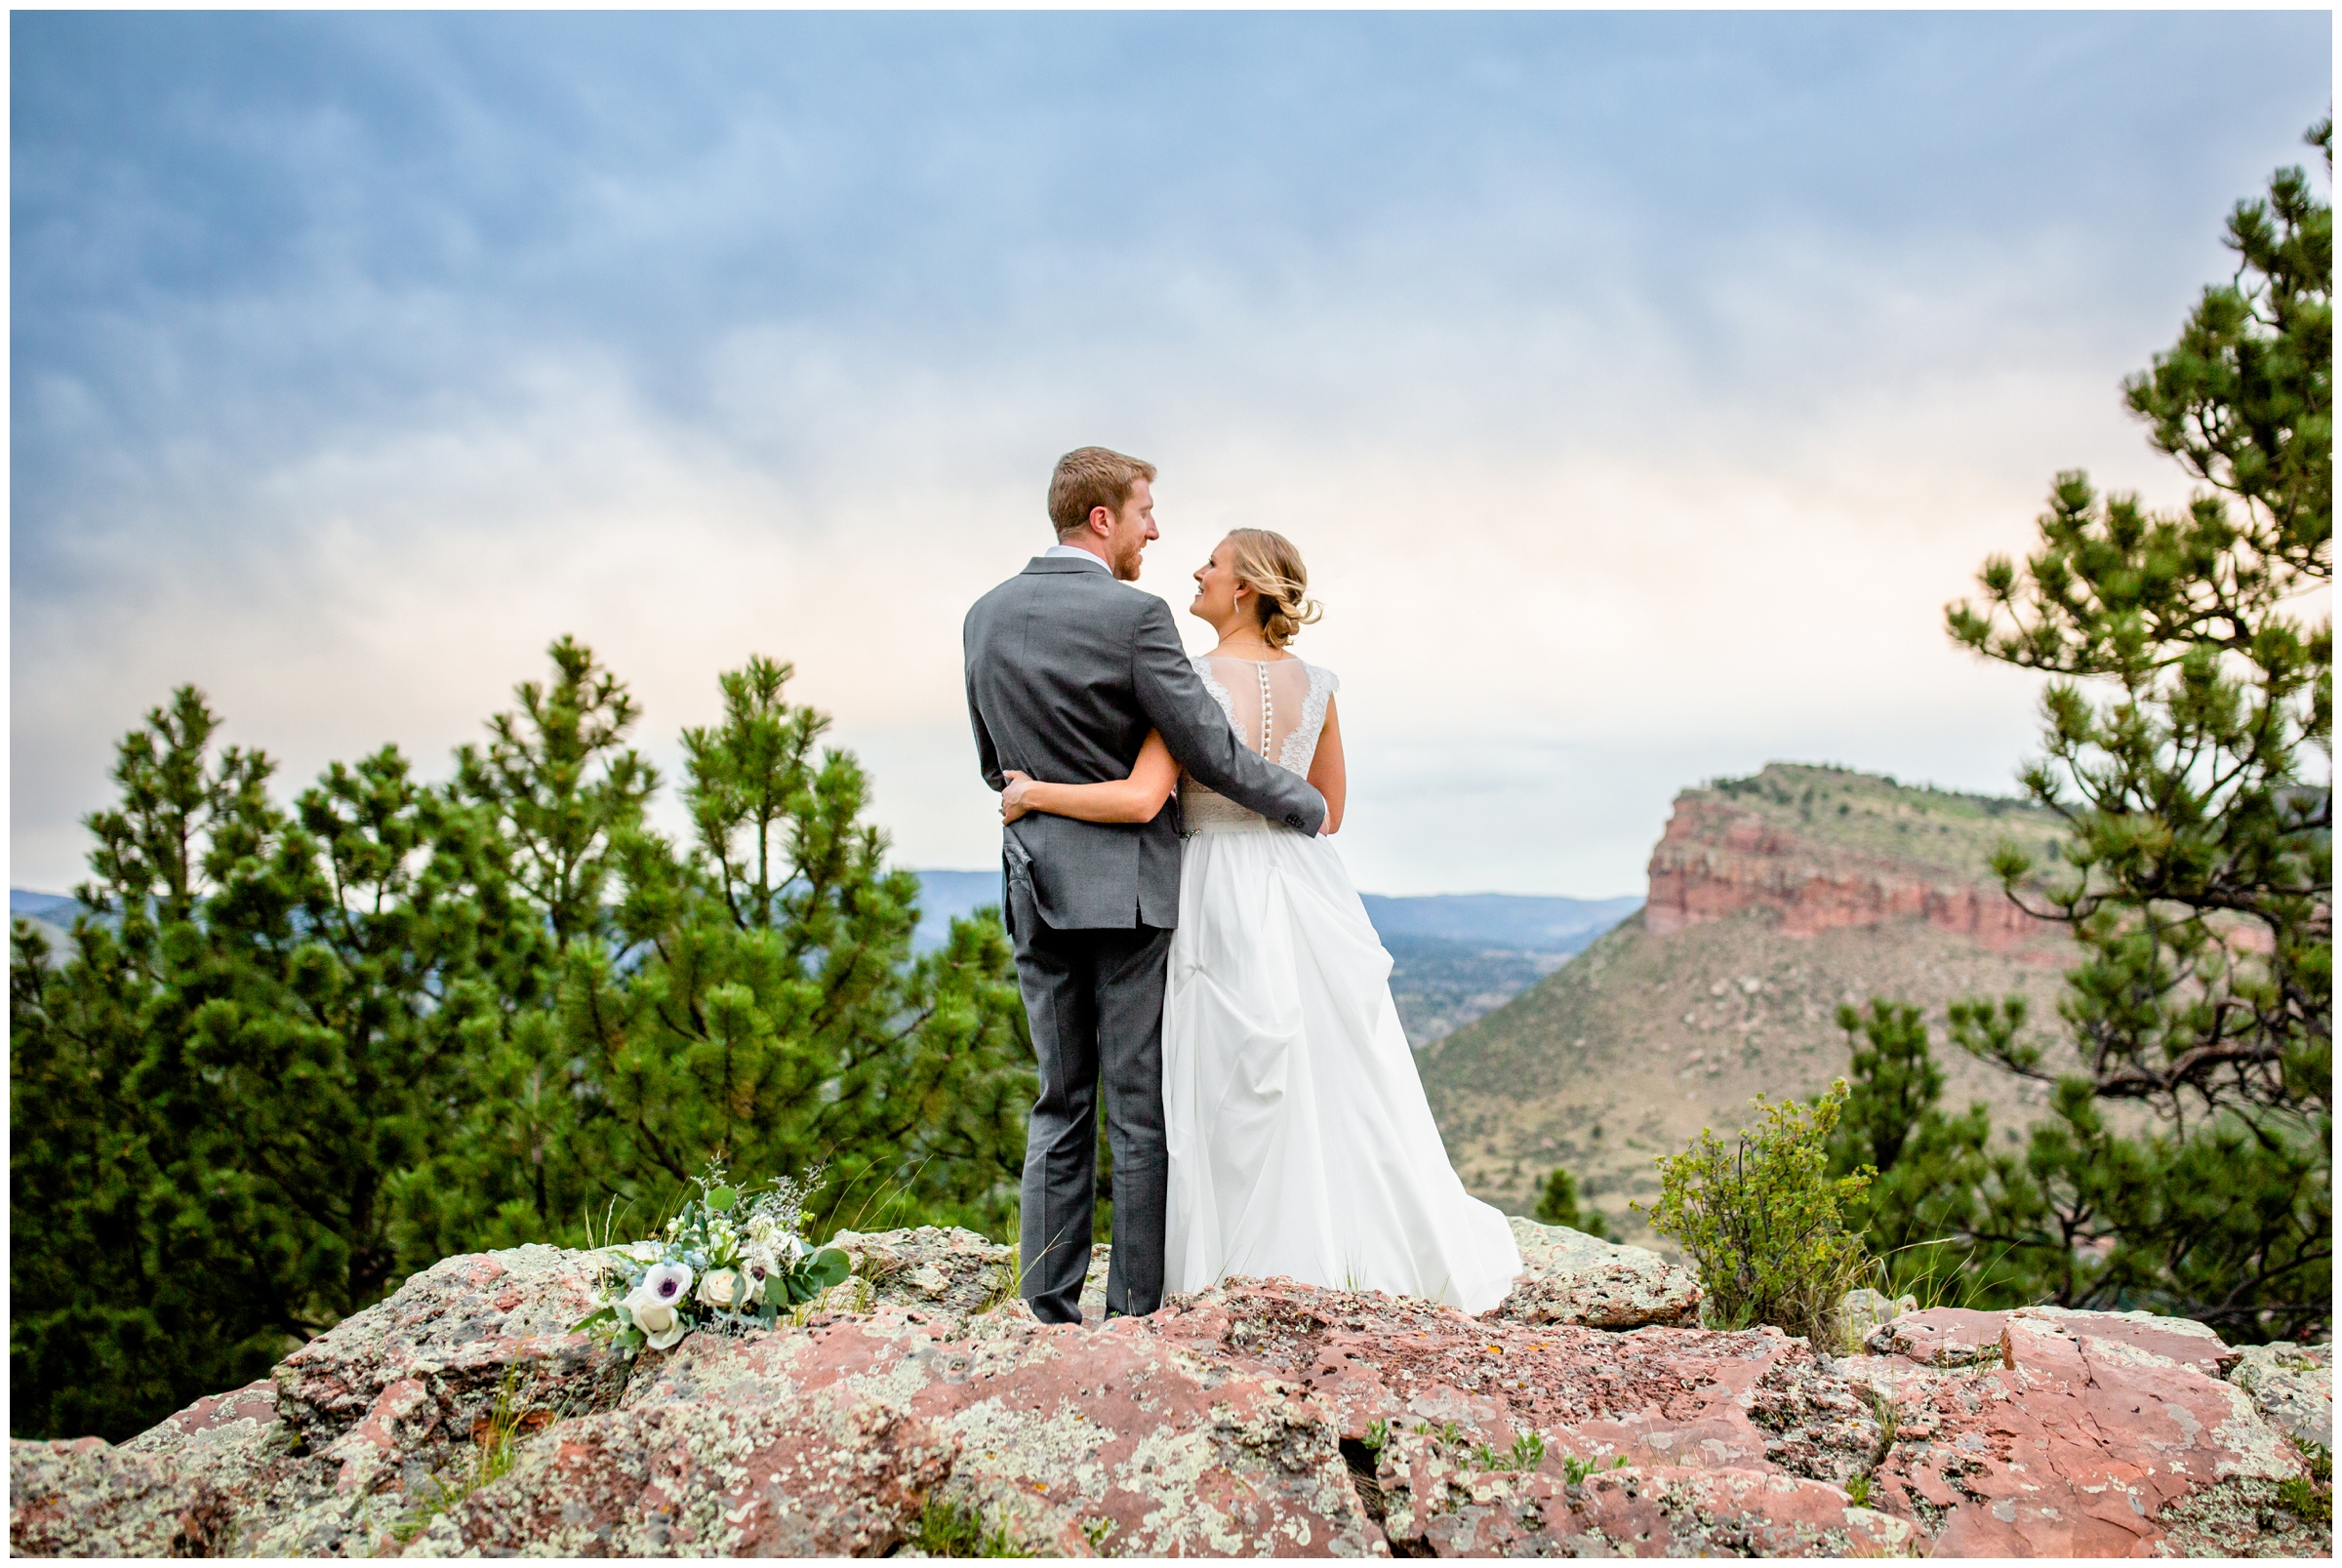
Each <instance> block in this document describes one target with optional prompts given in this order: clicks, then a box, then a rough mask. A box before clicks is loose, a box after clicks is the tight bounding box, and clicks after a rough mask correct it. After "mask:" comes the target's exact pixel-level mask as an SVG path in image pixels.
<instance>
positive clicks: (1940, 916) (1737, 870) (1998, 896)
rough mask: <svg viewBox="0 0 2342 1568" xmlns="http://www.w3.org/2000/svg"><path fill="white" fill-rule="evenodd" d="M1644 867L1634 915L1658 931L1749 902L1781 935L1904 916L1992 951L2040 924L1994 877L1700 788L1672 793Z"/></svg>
mask: <svg viewBox="0 0 2342 1568" xmlns="http://www.w3.org/2000/svg"><path fill="white" fill-rule="evenodd" d="M1649 874H1650V892H1649V895H1648V902H1646V903H1645V904H1644V905H1643V913H1642V919H1643V926H1644V929H1645V930H1648V931H1650V932H1651V933H1653V934H1654V935H1658V936H1665V935H1668V934H1670V933H1673V932H1676V931H1681V930H1683V929H1684V928H1685V927H1687V926H1693V925H1698V924H1700V923H1702V922H1704V921H1709V920H1722V919H1726V918H1728V917H1730V916H1733V915H1737V914H1741V913H1744V912H1746V911H1749V910H1752V909H1759V910H1764V911H1766V912H1767V913H1768V914H1769V915H1770V916H1771V917H1772V918H1774V919H1775V920H1776V921H1777V922H1778V929H1779V930H1780V932H1781V933H1782V934H1783V935H1784V936H1791V937H1813V936H1818V935H1820V934H1821V933H1822V932H1825V931H1833V930H1837V929H1839V928H1841V927H1847V926H1876V925H1883V924H1885V923H1887V922H1888V921H1896V920H1910V921H1918V922H1924V923H1925V924H1927V925H1930V926H1934V927H1936V928H1937V929H1939V930H1943V931H1950V932H1957V933H1958V934H1959V935H1960V936H1963V937H1966V938H1968V939H1970V940H1971V941H1973V942H1975V943H1976V944H1977V945H1980V946H1983V947H1986V948H1988V949H1991V950H1993V951H1996V952H2008V951H2014V950H2016V949H2018V948H2020V947H2022V946H2024V945H2026V943H2027V942H2028V940H2029V939H2030V938H2032V937H2034V936H2036V935H2037V934H2039V933H2040V932H2042V931H2044V930H2045V929H2046V927H2045V925H2044V923H2043V922H2041V921H2039V920H2036V919H2035V918H2034V917H2033V916H2031V915H2029V914H2027V913H2026V912H2025V911H2024V910H2023V909H2021V908H2019V907H2017V905H2015V904H2014V903H2012V902H2011V901H2010V900H2009V898H2008V896H2007V895H2006V894H2005V893H2004V892H2002V891H2001V889H2000V888H1999V886H1998V885H1997V884H1992V883H1988V882H1985V881H1983V880H1980V879H1978V878H1975V877H1972V876H1966V875H1961V874H1959V873H1958V871H1957V870H1954V869H1952V868H1946V867H1935V866H1930V865H1928V864H1926V863H1925V862H1923V861H1920V860H1916V859H1904V858H1893V857H1886V856H1878V855H1869V854H1864V853H1862V852H1861V851H1859V850H1856V849H1851V848H1848V847H1845V846H1842V845H1837V844H1832V843H1829V842H1827V841H1826V840H1825V839H1823V838H1822V837H1820V836H1819V835H1818V834H1817V835H1808V834H1805V833H1800V832H1797V831H1796V830H1794V829H1792V828H1790V827H1788V826H1786V825H1785V824H1782V823H1781V822H1779V821H1777V820H1775V819H1774V818H1773V817H1772V816H1770V815H1768V814H1766V813H1764V812H1762V811H1759V810H1757V809H1754V808H1752V807H1749V806H1744V805H1741V804H1738V803H1736V802H1735V801H1733V800H1731V799H1729V798H1726V797H1721V796H1717V795H1715V794H1712V793H1709V792H1707V791H1704V790H1686V791H1685V792H1684V793H1682V794H1680V795H1678V796H1676V804H1675V812H1674V814H1673V815H1672V816H1671V817H1670V818H1669V819H1668V824H1667V831H1666V833H1665V834H1663V835H1662V836H1661V838H1660V840H1659V843H1658V846H1657V847H1656V848H1655V849H1653V850H1652V852H1651V864H1650V871H1649Z"/></svg>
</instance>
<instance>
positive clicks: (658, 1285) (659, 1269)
mask: <svg viewBox="0 0 2342 1568" xmlns="http://www.w3.org/2000/svg"><path fill="white" fill-rule="evenodd" d="M690 1299H691V1268H690V1266H688V1265H685V1264H654V1265H652V1266H650V1267H649V1268H648V1269H646V1270H645V1271H644V1272H643V1276H642V1283H641V1284H639V1285H637V1286H635V1287H634V1288H633V1289H632V1290H630V1291H628V1292H626V1310H627V1311H629V1312H632V1313H633V1314H634V1321H635V1322H637V1323H641V1322H642V1315H643V1312H644V1311H645V1310H646V1309H647V1310H653V1311H656V1310H657V1309H659V1308H661V1307H664V1308H666V1310H668V1311H670V1312H671V1311H673V1310H674V1309H675V1308H676V1307H680V1306H682V1305H683V1304H684V1303H685V1302H687V1301H689V1300H690ZM643 1332H644V1333H646V1334H647V1333H650V1332H651V1329H650V1327H649V1325H648V1324H644V1326H643Z"/></svg>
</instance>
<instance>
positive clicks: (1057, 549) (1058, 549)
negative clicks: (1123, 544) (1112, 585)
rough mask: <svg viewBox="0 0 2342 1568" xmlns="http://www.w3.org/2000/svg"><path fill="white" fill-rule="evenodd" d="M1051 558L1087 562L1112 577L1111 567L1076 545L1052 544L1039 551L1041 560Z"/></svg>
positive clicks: (1112, 570)
mask: <svg viewBox="0 0 2342 1568" xmlns="http://www.w3.org/2000/svg"><path fill="white" fill-rule="evenodd" d="M1052 556H1055V557H1056V558H1057V559H1059V560H1075V561H1087V562H1089V563H1090V564H1091V565H1092V566H1094V567H1096V568H1098V570H1099V571H1101V572H1104V573H1105V574H1107V576H1109V577H1111V576H1113V572H1114V569H1113V568H1112V567H1110V566H1109V565H1107V564H1106V562H1105V561H1104V560H1102V559H1100V558H1099V557H1098V556H1097V555H1096V554H1094V553H1093V552H1091V551H1089V550H1085V549H1083V548H1082V547H1081V546H1080V545H1078V544H1052V545H1050V546H1049V547H1048V548H1047V549H1045V550H1043V551H1041V558H1042V559H1044V560H1047V559H1048V558H1050V557H1052Z"/></svg>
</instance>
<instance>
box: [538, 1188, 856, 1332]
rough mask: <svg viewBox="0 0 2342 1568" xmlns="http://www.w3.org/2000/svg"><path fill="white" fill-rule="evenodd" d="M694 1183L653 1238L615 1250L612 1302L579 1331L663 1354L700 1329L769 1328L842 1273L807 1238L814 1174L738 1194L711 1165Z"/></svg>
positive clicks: (838, 1255) (609, 1276)
mask: <svg viewBox="0 0 2342 1568" xmlns="http://www.w3.org/2000/svg"><path fill="white" fill-rule="evenodd" d="M693 1185H694V1186H697V1187H698V1188H699V1192H698V1195H697V1196H695V1197H693V1198H691V1199H689V1200H688V1201H686V1202H685V1203H684V1205H683V1207H682V1209H681V1211H680V1212H678V1213H677V1214H676V1215H675V1217H674V1218H673V1219H671V1220H669V1221H667V1222H666V1227H665V1228H664V1229H663V1230H662V1231H661V1232H660V1234H659V1235H657V1236H655V1237H652V1238H650V1239H647V1240H643V1241H637V1242H632V1243H629V1244H626V1245H623V1246H619V1247H615V1248H613V1249H611V1250H612V1251H613V1252H614V1253H616V1254H617V1257H616V1258H615V1259H614V1260H613V1261H612V1262H611V1264H610V1266H609V1267H608V1269H607V1270H606V1271H605V1272H604V1274H603V1276H602V1283H603V1288H604V1292H605V1294H606V1296H607V1297H608V1298H609V1299H607V1300H605V1301H604V1302H603V1304H602V1305H601V1307H597V1308H596V1309H595V1310H594V1311H592V1312H591V1313H589V1314H587V1315H586V1317H585V1318H584V1319H582V1320H581V1321H580V1322H579V1323H578V1324H577V1325H576V1328H578V1329H587V1328H590V1329H593V1330H595V1331H596V1332H599V1333H606V1334H608V1335H610V1336H611V1337H612V1338H613V1340H614V1341H615V1342H616V1344H617V1346H618V1347H619V1348H620V1349H621V1350H623V1351H625V1352H626V1354H628V1355H632V1354H633V1353H634V1352H635V1351H637V1350H639V1349H641V1348H642V1347H644V1346H646V1345H647V1346H649V1347H651V1348H652V1349H654V1350H664V1349H666V1348H668V1347H671V1346H673V1345H674V1344H675V1343H676V1342H677V1341H679V1340H681V1339H682V1338H683V1336H684V1335H686V1334H690V1333H693V1332H694V1331H697V1330H703V1329H707V1330H713V1331H715V1332H716V1333H719V1334H745V1333H747V1331H748V1330H750V1329H758V1328H771V1327H772V1326H773V1324H774V1323H775V1322H777V1321H778V1320H779V1318H780V1316H781V1314H782V1313H783V1312H784V1311H786V1310H787V1309H788V1308H789V1307H794V1306H797V1305H799V1304H801V1303H804V1302H809V1301H811V1300H813V1298H814V1297H816V1296H818V1295H820V1294H821V1293H822V1292H823V1291H825V1290H828V1288H829V1287H830V1286H832V1285H835V1284H838V1283H840V1282H842V1281H843V1280H844V1279H845V1277H846V1274H847V1271H848V1270H847V1264H846V1255H845V1254H844V1253H843V1252H840V1251H839V1250H838V1249H836V1248H835V1247H818V1248H817V1247H815V1246H813V1245H811V1244H810V1243H808V1242H807V1241H806V1239H805V1230H806V1227H807V1226H810V1225H811V1224H812V1222H813V1215H812V1213H811V1211H810V1210H809V1209H808V1208H807V1207H806V1202H807V1199H808V1198H810V1197H811V1196H812V1194H813V1192H814V1190H815V1189H816V1188H818V1187H819V1186H821V1172H820V1171H818V1170H816V1171H813V1172H810V1173H808V1174H807V1175H806V1176H805V1178H804V1179H803V1180H801V1181H797V1180H791V1179H789V1178H787V1177H775V1178H774V1179H773V1180H772V1181H770V1182H768V1183H767V1184H766V1185H765V1186H763V1187H762V1188H761V1189H759V1190H757V1191H755V1192H752V1193H749V1194H747V1195H746V1196H744V1195H743V1194H742V1192H741V1190H740V1189H739V1188H738V1187H736V1186H732V1185H731V1184H730V1183H728V1182H727V1181H726V1180H725V1174H724V1168H723V1167H722V1166H721V1165H718V1164H710V1165H709V1166H708V1167H707V1170H706V1171H705V1172H704V1173H702V1174H701V1175H700V1176H699V1177H698V1178H697V1179H696V1180H695V1181H694V1183H693ZM572 1332H575V1330H574V1329H573V1331H572Z"/></svg>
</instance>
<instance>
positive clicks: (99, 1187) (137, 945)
mask: <svg viewBox="0 0 2342 1568" xmlns="http://www.w3.org/2000/svg"><path fill="white" fill-rule="evenodd" d="M217 730H218V720H217V719H216V717H215V716H214V715H213V713H212V712H211V710H210V708H209V706H208V705H207V704H205V702H204V700H203V698H202V696H201V694H200V693H198V692H196V691H195V690H194V689H193V688H191V687H184V688H182V689H181V690H180V691H179V692H178V693H177V694H176V695H175V696H174V698H173V700H172V704H171V705H170V706H169V707H168V708H167V709H157V710H155V711H154V712H153V713H151V714H150V715H149V716H148V718H147V722H146V725H145V727H144V728H143V729H141V730H139V731H136V732H134V733H133V734H131V735H130V736H129V737H127V738H126V739H125V740H124V741H123V742H122V743H121V744H120V746H119V748H118V751H117V760H116V765H115V769H114V779H115V782H116V784H117V785H118V786H119V788H120V791H121V796H120V803H119V804H118V805H117V806H116V807H114V808H111V809H108V810H105V811H101V812H98V813H96V814H94V815H93V816H92V817H90V818H89V819H88V825H89V827H90V829H91V831H92V833H93V834H94V836H95V837H96V839H97V844H96V847H95V848H94V850H93V851H92V854H91V857H90V864H91V868H92V870H93V872H94V873H95V878H94V880H93V881H91V882H89V883H86V884H84V885H83V886H82V887H81V888H80V889H79V890H77V892H78V896H79V898H80V900H81V902H82V903H83V904H84V905H87V906H88V907H89V908H90V909H91V910H93V911H95V913H94V915H92V916H89V917H85V918H83V919H81V920H79V921H77V922H76V925H75V929H74V933H73V946H74V951H73V952H72V953H71V954H70V955H69V956H68V957H67V958H66V959H65V961H63V962H62V963H59V964H52V963H51V962H49V957H50V955H49V954H48V953H46V952H45V951H44V950H43V946H44V945H43V944H41V943H40V942H39V940H38V939H37V938H35V937H34V936H32V934H31V933H30V932H29V930H28V929H27V928H24V927H21V926H20V927H19V928H18V930H17V933H16V940H15V952H14V956H13V960H12V964H11V975H10V985H11V988H10V1027H11V1035H12V1042H13V1046H14V1049H13V1050H12V1053H11V1061H10V1084H11V1127H12V1131H13V1134H14V1141H13V1146H12V1150H11V1153H12V1158H11V1168H10V1177H11V1193H10V1207H11V1215H12V1227H13V1234H12V1250H11V1258H10V1277H11V1285H12V1294H13V1302H14V1312H13V1315H12V1319H11V1324H10V1330H11V1334H10V1340H11V1358H12V1371H13V1391H14V1394H15V1398H14V1400H13V1402H12V1417H11V1420H12V1429H14V1430H18V1431H28V1430H29V1431H45V1432H64V1433H76V1434H77V1433H80V1432H84V1431H96V1432H98V1433H100V1434H101V1435H107V1436H113V1437H121V1436H126V1435H129V1434H130V1433H132V1432H135V1431H137V1430H139V1429H140V1428H141V1427H144V1426H146V1425H148V1424H150V1423H151V1422H153V1421H154V1420H156V1419H159V1418H160V1417H161V1416H163V1415H166V1414H168V1413H169V1412H170V1411H171V1410H172V1409H173V1408H175V1407H177V1406H178V1405H180V1404H182V1403H184V1402H185V1401H187V1400H188V1399H191V1398H194V1397H196V1396H197V1395H200V1394H203V1393H208V1392H214V1391H217V1390H219V1389H221V1388H223V1387H231V1386H233V1385H234V1384H236V1383H239V1382H242V1381H247V1380H249V1379H250V1378H252V1377H255V1376H258V1375H260V1374H261V1373H262V1372H264V1371H265V1369H266V1367H267V1366H268V1365H269V1364H270V1363H271V1362H272V1361H274V1360H275V1359H276V1357H277V1356H278V1355H279V1354H281V1353H282V1352H283V1350H284V1349H285V1348H286V1347H289V1346H290V1345H292V1344H295V1343H298V1342H299V1341H300V1340H302V1339H303V1338H306V1337H307V1336H309V1335H311V1334H313V1333H316V1332H318V1331H319V1330H321V1329H323V1328H324V1327H326V1326H328V1325H330V1324H331V1323H333V1322H334V1321H336V1320H337V1319H338V1318H340V1317H341V1316H343V1315H344V1314H346V1313H348V1312H350V1311H353V1310H355V1309H356V1308H357V1307H362V1306H364V1305H366V1304H367V1303H368V1302H370V1301H372V1300H374V1299H376V1298H377V1297H379V1296H380V1295H381V1294H382V1293H383V1291H384V1289H386V1288H387V1287H388V1285H389V1284H390V1283H392V1282H393V1281H394V1280H395V1279H396V1278H398V1277H401V1276H402V1275H403V1273H404V1271H405V1270H406V1269H407V1268H410V1267H414V1266H422V1265H423V1264H426V1263H428V1262H430V1261H431V1259H429V1258H419V1257H416V1256H413V1255H412V1254H409V1253H406V1252H404V1251H402V1247H401V1236H402V1232H403V1228H404V1227H403V1226H402V1221H401V1215H400V1212H399V1199H398V1190H397V1189H398V1181H399V1177H400V1175H401V1173H403V1172H405V1171H407V1170H409V1169H411V1168H412V1167H414V1166H415V1165H417V1164H419V1163H421V1162H423V1161H424V1160H425V1159H427V1158H428V1157H429V1155H430V1153H431V1151H432V1150H433V1148H434V1147H435V1146H438V1145H439V1144H441V1143H443V1142H444V1141H445V1140H446V1139H448V1138H449V1137H451V1136H452V1135H453V1133H454V1128H453V1127H452V1125H451V1124H450V1121H449V1118H448V1115H447V1112H446V1109H445V1106H446V1105H447V1102H448V1098H449V1095H450V1093H451V1091H452V1090H453V1089H454V1088H455V1087H456V1085H457V1084H458V1083H459V1081H460V1078H461V1061H462V1058H463V1056H464V1053H465V1051H466V1050H467V1049H469V1048H471V1042H472V1041H473V1040H474V1039H475V1038H476V1037H477V1036H478V1035H479V1034H480V1033H482V1032H483V1031H493V1030H494V1029H495V1028H496V1027H498V1026H499V1024H500V1016H499V1001H500V998H501V997H502V996H503V995H504V994H505V993H506V992H508V991H509V990H510V989H511V988H512V979H511V977H512V976H514V975H525V974H527V973H528V972H529V970H530V963H529V956H528V955H529V949H530V947H531V945H532V943H533V942H535V941H536V940H537V938H536V935H535V927H536V925H537V922H536V921H535V920H534V919H533V918H531V919H525V920H521V921H518V922H515V921H514V920H513V919H512V918H511V916H512V907H511V905H510V904H509V901H508V900H507V899H506V898H505V888H504V865H503V861H502V858H501V856H500V855H499V854H498V853H497V845H496V842H495V839H494V835H492V834H489V833H486V832H484V831H483V824H482V823H481V821H480V820H479V818H478V816H477V814H476V813H473V812H471V811H468V810H467V809H465V808H464V807H463V806H461V805H459V804H457V803H455V802H453V801H451V800H449V799H448V798H447V797H445V796H444V795H443V794H440V793H437V792H434V791H432V790H429V789H427V788H424V787H423V786H421V785H418V784H416V783H415V782H414V781H413V780H412V779H411V778H410V777H409V772H408V768H407V764H406V762H405V761H404V759H403V758H401V757H400V756H399V755H398V753H397V752H396V751H395V750H390V749H384V750H383V751H381V752H378V753H376V754H375V755H374V756H371V757H368V758H367V759H365V760H364V761H362V762H360V763H358V764H357V765H356V766H354V767H344V766H343V765H341V764H336V765H335V766H334V767H333V768H331V769H329V770H328V772H327V774H326V775H325V777H324V778H323V779H321V780H320V781H319V783H318V784H317V785H316V786H314V787H313V788H311V789H309V790H306V791H304V792H303V794H302V795H301V796H300V798H299V800H298V801H297V803H296V807H295V809H294V811H293V812H291V813H287V812H285V811H284V810H282V809H280V808H279V807H277V806H276V805H275V804H274V803H272V802H271V801H270V799H269V798H268V793H267V787H266V786H267V783H268V780H269V778H270V775H271V773H272V765H271V764H270V763H269V762H268V760H267V759H266V758H265V757H264V756H263V755H262V754H261V753H258V752H247V751H244V750H241V749H239V748H233V747H230V748H228V749H226V750H224V751H216V750H215V747H214V745H213V742H214V739H215V737H216V734H217Z"/></svg>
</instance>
